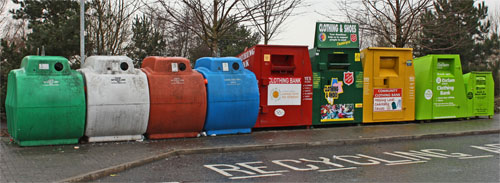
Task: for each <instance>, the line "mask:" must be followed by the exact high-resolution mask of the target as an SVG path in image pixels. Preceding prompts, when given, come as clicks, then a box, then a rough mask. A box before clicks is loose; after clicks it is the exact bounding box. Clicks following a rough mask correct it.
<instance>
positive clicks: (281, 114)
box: [274, 108, 285, 117]
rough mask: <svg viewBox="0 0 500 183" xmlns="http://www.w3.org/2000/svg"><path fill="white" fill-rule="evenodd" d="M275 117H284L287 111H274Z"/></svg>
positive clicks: (279, 109)
mask: <svg viewBox="0 0 500 183" xmlns="http://www.w3.org/2000/svg"><path fill="white" fill-rule="evenodd" d="M274 115H275V116H277V117H283V116H284V115H285V110H283V109H281V108H278V109H276V110H274Z"/></svg>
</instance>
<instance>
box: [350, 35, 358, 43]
mask: <svg viewBox="0 0 500 183" xmlns="http://www.w3.org/2000/svg"><path fill="white" fill-rule="evenodd" d="M357 40H358V36H357V35H356V34H351V41H352V42H356V41H357Z"/></svg>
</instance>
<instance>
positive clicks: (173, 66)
mask: <svg viewBox="0 0 500 183" xmlns="http://www.w3.org/2000/svg"><path fill="white" fill-rule="evenodd" d="M172 72H179V66H178V65H177V63H172Z"/></svg>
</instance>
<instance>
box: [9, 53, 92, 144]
mask: <svg viewBox="0 0 500 183" xmlns="http://www.w3.org/2000/svg"><path fill="white" fill-rule="evenodd" d="M5 108H6V111H7V126H8V130H9V133H10V135H11V137H12V138H13V139H14V141H15V142H16V143H18V144H19V145H20V146H37V145H54V144H74V143H78V139H79V138H80V137H82V136H83V130H84V128H85V93H84V84H83V78H82V76H81V75H80V73H78V72H76V71H73V70H71V68H70V67H69V64H68V60H67V59H66V58H64V57H55V56H27V57H24V59H23V60H22V62H21V68H20V69H15V70H12V71H10V73H9V76H8V84H7V98H6V101H5Z"/></svg>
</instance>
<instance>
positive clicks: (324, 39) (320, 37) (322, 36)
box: [318, 33, 326, 42]
mask: <svg viewBox="0 0 500 183" xmlns="http://www.w3.org/2000/svg"><path fill="white" fill-rule="evenodd" d="M318 38H319V41H321V42H325V41H326V34H325V33H321V34H319V37H318Z"/></svg>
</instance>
